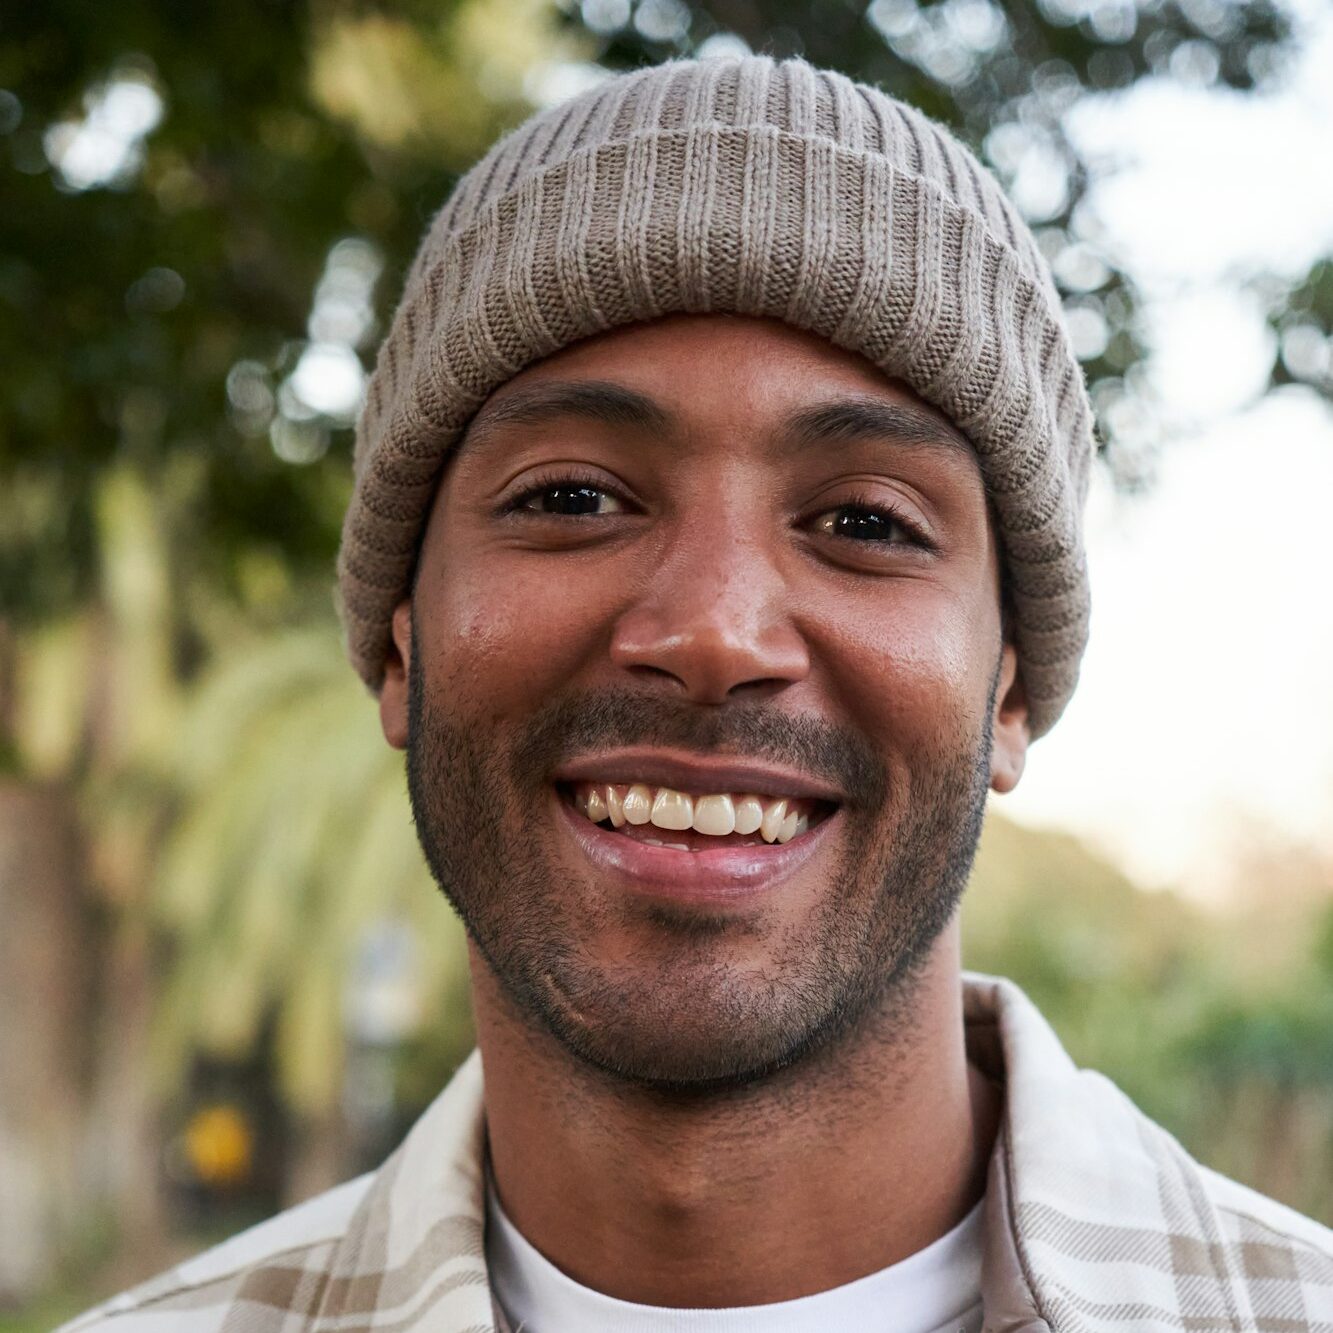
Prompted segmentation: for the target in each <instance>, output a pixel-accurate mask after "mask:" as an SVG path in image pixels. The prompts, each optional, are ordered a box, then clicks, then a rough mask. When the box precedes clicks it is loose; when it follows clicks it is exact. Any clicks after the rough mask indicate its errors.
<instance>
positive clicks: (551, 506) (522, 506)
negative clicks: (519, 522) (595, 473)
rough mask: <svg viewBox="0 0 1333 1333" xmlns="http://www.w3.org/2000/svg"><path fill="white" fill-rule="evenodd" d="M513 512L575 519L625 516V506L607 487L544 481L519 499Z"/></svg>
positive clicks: (583, 482) (515, 501)
mask: <svg viewBox="0 0 1333 1333" xmlns="http://www.w3.org/2000/svg"><path fill="white" fill-rule="evenodd" d="M509 508H510V511H511V512H520V513H527V514H556V515H561V516H564V517H571V518H582V517H596V516H599V515H602V514H620V513H624V512H625V505H624V504H623V503H622V502H621V501H620V500H619V499H618V498H617V497H616V496H614V495H612V494H611V492H610V491H608V490H607V489H606V488H605V487H604V486H595V485H592V484H591V483H589V482H586V481H576V480H565V481H543V482H541V483H539V484H538V485H534V486H531V487H529V489H528V490H526V491H524V492H523V494H522V495H519V496H516V497H515V498H514V500H513V502H512V503H511V505H510V506H509Z"/></svg>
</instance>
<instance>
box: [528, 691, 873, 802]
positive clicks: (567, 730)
mask: <svg viewBox="0 0 1333 1333" xmlns="http://www.w3.org/2000/svg"><path fill="white" fill-rule="evenodd" d="M631 746H662V747H670V748H672V749H681V750H689V751H694V752H695V753H699V754H726V755H735V756H738V757H744V758H747V759H757V760H762V761H765V762H768V763H775V764H782V765H785V766H786V767H789V768H794V769H798V770H800V771H801V772H804V773H809V774H811V775H813V776H815V777H818V778H821V779H823V780H824V781H826V782H828V783H831V784H832V785H834V786H836V787H838V788H839V789H841V790H842V791H844V792H846V793H847V794H848V795H849V796H851V797H854V798H855V799H856V801H857V802H858V803H864V804H867V805H872V806H873V805H877V804H880V803H881V802H882V801H883V800H884V796H885V793H886V792H887V789H888V773H887V771H886V769H885V767H884V765H883V763H881V761H880V759H879V757H878V755H877V754H876V753H875V750H874V748H873V747H872V746H871V745H870V744H869V742H868V741H867V740H866V739H865V738H864V737H862V736H861V735H860V734H859V733H857V732H854V731H852V730H850V729H848V728H845V727H839V726H835V725H834V724H832V723H829V722H825V721H822V720H820V719H817V718H810V717H793V716H792V715H790V714H788V713H783V712H781V711H780V710H778V709H776V708H773V707H771V706H769V705H766V704H757V703H741V704H734V705H732V704H727V705H723V706H721V707H718V706H716V705H710V706H708V707H706V708H705V707H701V706H699V705H697V704H686V703H680V702H677V701H675V700H671V699H664V698H662V697H660V696H658V695H649V694H641V693H635V692H634V691H632V690H580V691H577V692H573V693H570V694H566V695H562V696H561V697H560V698H558V699H553V700H552V701H551V702H550V703H549V704H547V705H545V706H544V707H543V708H542V709H541V710H540V711H539V712H538V713H536V714H535V715H534V716H533V718H532V719H531V721H530V722H529V723H528V724H527V725H526V726H525V727H524V730H523V734H522V736H521V737H520V738H519V740H518V743H517V744H516V745H515V747H514V749H513V751H512V753H511V756H510V763H511V777H512V779H513V781H514V784H515V785H516V786H518V787H524V786H531V785H536V784H539V783H540V782H542V781H544V780H545V777H546V775H547V774H549V773H550V772H552V771H553V770H554V769H555V768H557V767H558V766H559V765H560V764H562V763H564V762H566V761H567V760H570V759H574V758H577V757H578V756H580V755H583V754H586V753H587V752H588V751H590V750H604V749H620V748H628V747H631Z"/></svg>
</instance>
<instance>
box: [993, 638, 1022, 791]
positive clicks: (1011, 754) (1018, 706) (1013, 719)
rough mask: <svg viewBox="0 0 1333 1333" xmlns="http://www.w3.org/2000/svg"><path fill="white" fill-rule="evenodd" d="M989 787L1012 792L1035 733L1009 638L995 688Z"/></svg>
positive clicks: (1002, 650) (1013, 649) (1014, 652)
mask: <svg viewBox="0 0 1333 1333" xmlns="http://www.w3.org/2000/svg"><path fill="white" fill-rule="evenodd" d="M991 731H992V735H993V738H994V743H993V744H992V746H991V760H990V785H991V788H992V790H994V791H998V792H1007V791H1013V789H1014V788H1015V787H1016V786H1018V779H1019V778H1021V777H1022V776H1023V765H1024V764H1025V763H1026V762H1027V753H1028V744H1029V743H1030V742H1031V740H1032V732H1031V730H1030V729H1029V727H1028V697H1027V691H1026V690H1025V689H1024V688H1023V676H1022V673H1021V672H1020V671H1019V669H1018V649H1017V648H1015V647H1014V645H1013V644H1012V643H1011V642H1010V641H1009V640H1008V639H1006V640H1005V642H1004V647H1003V648H1002V649H1001V650H1000V678H999V680H998V681H997V682H996V686H995V715H994V716H993V717H992V718H991Z"/></svg>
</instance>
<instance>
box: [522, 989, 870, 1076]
mask: <svg viewBox="0 0 1333 1333" xmlns="http://www.w3.org/2000/svg"><path fill="white" fill-rule="evenodd" d="M544 981H545V985H544V986H543V988H542V989H543V994H542V996H541V998H540V1001H539V1003H538V1005H537V1006H536V1007H537V1009H538V1010H539V1012H537V1013H535V1014H532V1015H531V1017H533V1018H536V1019H537V1020H538V1022H539V1023H540V1025H541V1027H542V1028H543V1029H544V1030H545V1031H546V1032H547V1034H548V1035H549V1036H550V1037H552V1038H554V1039H555V1040H556V1041H557V1042H559V1044H560V1045H561V1046H562V1047H563V1048H564V1050H565V1052H566V1053H567V1055H568V1056H570V1057H571V1058H572V1059H574V1060H576V1061H577V1062H578V1063H579V1064H580V1065H582V1066H583V1067H585V1068H586V1069H589V1070H591V1071H594V1072H596V1073H597V1074H599V1075H601V1076H603V1077H604V1078H607V1079H609V1080H612V1081H614V1082H616V1083H620V1084H623V1085H627V1086H632V1087H635V1088H640V1089H643V1090H646V1091H655V1092H660V1093H664V1094H674V1095H690V1096H708V1095H718V1094H723V1093H726V1092H729V1091H739V1090H742V1089H745V1088H751V1087H754V1086H756V1085H758V1084H762V1083H764V1082H766V1081H768V1080H770V1079H772V1078H773V1077H775V1076H776V1075H778V1074H779V1073H781V1072H782V1071H783V1070H786V1069H789V1068H791V1067H792V1066H793V1065H795V1064H799V1063H801V1062H803V1061H805V1060H807V1059H809V1058H810V1057H811V1056H812V1055H814V1054H815V1053H816V1052H819V1051H822V1050H823V1049H825V1048H826V1047H827V1046H828V1045H829V1044H830V1043H831V1042H832V1041H834V1040H835V1039H836V1037H837V1035H839V1032H840V1030H841V1028H842V1027H844V1026H845V1024H844V1023H843V1021H842V1020H843V1018H844V1017H845V1013H846V1011H845V1009H840V1008H839V1007H834V1008H833V1009H831V1010H825V1011H821V1013H819V1014H810V1013H806V1012H794V1011H793V1006H792V1005H791V1004H790V1003H788V1004H785V1005H784V1004H782V1003H781V1002H777V1001H775V997H774V995H773V992H772V990H771V989H770V988H765V990H764V993H763V994H762V995H758V994H756V995H744V994H738V992H737V989H736V988H735V987H731V988H727V987H721V988H719V987H718V984H717V983H718V978H717V977H716V975H713V976H711V977H709V978H707V979H704V978H695V979H693V981H692V980H691V979H690V978H688V977H682V976H680V975H677V976H676V977H675V978H674V979H673V980H671V981H666V980H660V981H658V982H657V983H655V984H654V985H652V986H646V985H641V984H640V985H632V986H629V987H625V988H620V987H616V986H615V985H613V984H611V983H609V982H608V981H606V980H605V979H603V980H599V981H598V982H597V983H595V984H592V985H589V984H588V983H587V981H586V979H583V981H582V982H581V983H580V984H574V983H571V982H570V981H569V980H568V979H562V978H559V977H557V976H556V975H554V974H552V973H549V972H548V973H547V974H546V976H545V978H544ZM710 983H711V984H710ZM822 998H824V999H825V1000H827V998H828V997H827V996H825V997H822ZM528 1007H531V1006H528Z"/></svg>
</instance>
